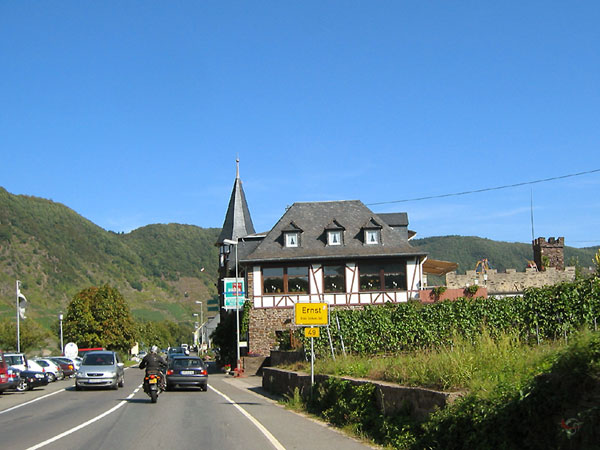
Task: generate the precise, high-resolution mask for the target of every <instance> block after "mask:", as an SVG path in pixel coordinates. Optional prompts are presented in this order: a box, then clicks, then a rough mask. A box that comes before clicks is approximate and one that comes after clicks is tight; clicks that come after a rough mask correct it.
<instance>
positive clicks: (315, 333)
mask: <svg viewBox="0 0 600 450" xmlns="http://www.w3.org/2000/svg"><path fill="white" fill-rule="evenodd" d="M319 331H320V330H319V327H306V328H304V336H306V337H309V338H318V337H319V336H320V335H321V333H320V332H319Z"/></svg>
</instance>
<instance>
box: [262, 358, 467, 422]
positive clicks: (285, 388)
mask: <svg viewBox="0 0 600 450" xmlns="http://www.w3.org/2000/svg"><path fill="white" fill-rule="evenodd" d="M327 378H329V376H328V375H315V384H317V383H319V382H323V381H325V380H326V379H327ZM340 378H342V379H344V380H348V381H350V382H351V383H353V384H356V385H361V384H365V383H371V384H374V385H375V387H376V392H377V406H378V407H379V409H380V411H382V412H383V413H384V414H386V415H393V414H395V413H397V412H398V411H400V410H405V408H406V406H407V405H408V406H409V409H410V412H411V415H412V416H413V417H414V418H416V419H419V420H423V419H425V418H426V417H427V416H428V415H429V414H431V413H432V412H433V411H435V410H436V409H441V408H444V407H446V405H449V404H451V403H452V402H454V401H455V400H456V399H457V398H458V397H460V395H461V394H460V393H456V392H453V393H450V392H440V391H435V390H433V389H424V388H419V387H408V386H401V385H398V384H394V383H388V382H385V381H373V380H365V379H357V378H349V377H340ZM262 386H263V388H264V389H265V390H267V391H269V392H271V393H273V394H278V395H290V396H291V395H293V394H294V390H295V389H296V388H298V390H299V391H300V394H301V395H302V396H303V397H304V398H308V396H309V395H310V374H306V373H302V372H293V371H291V370H284V369H277V368H274V367H264V368H263V378H262Z"/></svg>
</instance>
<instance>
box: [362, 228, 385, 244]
mask: <svg viewBox="0 0 600 450" xmlns="http://www.w3.org/2000/svg"><path fill="white" fill-rule="evenodd" d="M373 236H375V242H372V241H371V237H373ZM380 243H381V233H380V230H365V244H367V245H378V244H380Z"/></svg>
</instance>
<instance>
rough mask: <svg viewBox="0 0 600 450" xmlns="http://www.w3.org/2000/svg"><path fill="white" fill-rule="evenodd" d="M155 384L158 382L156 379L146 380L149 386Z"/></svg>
mask: <svg viewBox="0 0 600 450" xmlns="http://www.w3.org/2000/svg"><path fill="white" fill-rule="evenodd" d="M157 382H158V380H157V379H156V378H150V379H149V380H148V383H150V384H156V383H157Z"/></svg>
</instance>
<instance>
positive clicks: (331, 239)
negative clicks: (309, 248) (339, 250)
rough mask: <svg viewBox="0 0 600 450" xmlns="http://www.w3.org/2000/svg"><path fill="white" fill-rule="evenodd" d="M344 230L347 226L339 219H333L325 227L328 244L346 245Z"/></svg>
mask: <svg viewBox="0 0 600 450" xmlns="http://www.w3.org/2000/svg"><path fill="white" fill-rule="evenodd" d="M344 230H345V228H344V227H343V226H342V225H340V223H339V222H338V221H337V220H335V219H333V220H332V221H331V222H330V223H329V225H327V226H326V227H325V231H326V233H327V245H344Z"/></svg>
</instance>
